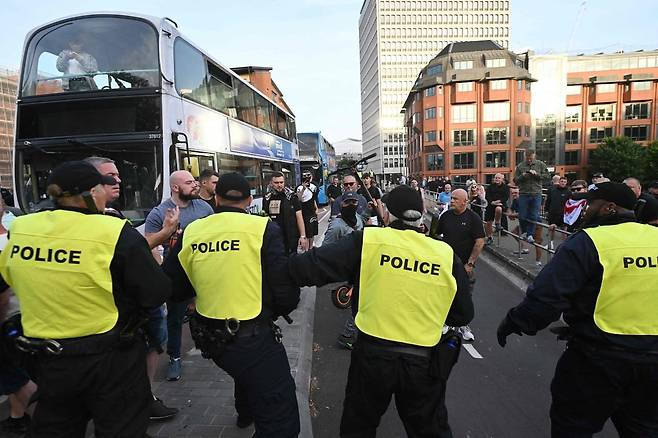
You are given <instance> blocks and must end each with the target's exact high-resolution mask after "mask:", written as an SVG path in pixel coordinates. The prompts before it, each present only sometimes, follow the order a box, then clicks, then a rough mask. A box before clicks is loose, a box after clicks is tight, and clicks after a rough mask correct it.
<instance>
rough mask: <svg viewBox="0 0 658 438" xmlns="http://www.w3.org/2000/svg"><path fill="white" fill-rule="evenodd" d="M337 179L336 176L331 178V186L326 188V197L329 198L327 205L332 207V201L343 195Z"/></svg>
mask: <svg viewBox="0 0 658 438" xmlns="http://www.w3.org/2000/svg"><path fill="white" fill-rule="evenodd" d="M339 182H340V181H339V179H338V177H337V176H335V175H334V176H333V177H332V178H331V184H329V185H328V186H327V197H328V198H329V205H330V206H331V205H333V204H334V201H335V200H336V199H337V198H338V197H339V196H340V195H342V194H343V191H342V190H341V188H340V184H339Z"/></svg>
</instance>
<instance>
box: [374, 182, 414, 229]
mask: <svg viewBox="0 0 658 438" xmlns="http://www.w3.org/2000/svg"><path fill="white" fill-rule="evenodd" d="M382 201H383V202H384V203H385V204H386V208H387V209H388V211H390V212H391V214H392V215H393V216H395V217H397V218H398V219H404V220H408V221H415V220H418V219H420V218H421V216H422V214H423V200H422V199H421V197H420V196H418V192H417V191H416V190H414V189H412V188H411V187H409V186H406V185H401V186H397V187H396V188H394V189H393V190H391V191H390V192H389V193H387V194H386V195H385V196H384V198H383V199H382Z"/></svg>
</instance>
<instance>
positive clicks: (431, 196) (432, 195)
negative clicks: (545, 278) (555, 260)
mask: <svg viewBox="0 0 658 438" xmlns="http://www.w3.org/2000/svg"><path fill="white" fill-rule="evenodd" d="M438 194H439V193H438V192H433V191H430V190H425V200H427V201H430V202H433V203H437V204H438ZM477 206H478V207H483V210H482V215H483V216H484V208H486V204H484V205H481V204H478V205H477ZM433 208H434V210H435V211H436V213H435V214H437V215H439V214H440V212H439V211H438V210H439V209H438V207H437V206H434V207H433ZM448 208H449V207H448V206H447V205H446V207H445V209H448ZM503 214H504V215H505V216H507V217H508V220H509V217H510V216H511V214H510V213H508V212H505V211H503ZM515 216H517V215H516V214H515ZM514 219H515V218H512V220H514ZM482 222H483V223H484V224H486V221H485V220H484V217H482ZM526 222H530V223H533V224H535V225H536V226H540V227H542V228H546V229H547V230H549V235H550V228H551V227H550V225H549V224H547V223H545V222H537V221H531V220H526ZM519 231H520V223H519ZM553 231H554V232H557V233H559V234H564V235H565V236H570V235H571V234H572V233H570V232H568V231H565V230H562V229H560V228H555V229H554V230H553ZM493 235H494V236H495V239H494V242H495V244H496V247H497V248H500V238H501V236H502V235H509V236H512V237H513V238H514V239H516V241H517V243H518V250H517V251H516V253H517V256H518V259H523V257H522V255H523V253H522V251H523V242H526V243H528V244H530V245H531V246H534V247H535V248H539V249H540V250H542V251H545V252H546V258H547V263H548V262H549V261H550V260H551V258H552V257H553V254H555V251H556V250H557V246H559V245H557V246H556V245H555V244H554V240H553V239H552V238H551V239H549V241H548V242H547V243H546V245H539V244H537V243H536V242H532V243H530V242H528V241H527V240H525V239H523V238H522V237H521V235H520V234H515V233H513V232H511V231H508V230H505V229H503V228H502V227H500V228H498V229H497V230H496V231H495V232H494V234H493ZM542 258H543V257H542Z"/></svg>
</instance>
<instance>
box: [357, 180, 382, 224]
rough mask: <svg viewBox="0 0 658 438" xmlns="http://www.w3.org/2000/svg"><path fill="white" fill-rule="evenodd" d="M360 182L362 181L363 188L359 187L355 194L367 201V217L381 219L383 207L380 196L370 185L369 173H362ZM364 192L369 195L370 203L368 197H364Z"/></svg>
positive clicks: (375, 188)
mask: <svg viewBox="0 0 658 438" xmlns="http://www.w3.org/2000/svg"><path fill="white" fill-rule="evenodd" d="M361 181H363V186H364V187H361V188H360V189H359V190H358V191H357V193H358V194H359V195H362V196H363V197H364V198H366V200H367V201H368V210H367V213H368V215H369V216H370V217H373V216H377V215H379V217H380V218H383V217H384V207H383V205H382V200H381V195H380V194H379V190H378V189H377V187H375V186H373V185H372V176H371V175H370V174H369V173H364V174H363V177H362V178H361ZM366 190H367V191H368V193H369V194H370V197H372V202H371V201H370V197H368V196H367V195H366Z"/></svg>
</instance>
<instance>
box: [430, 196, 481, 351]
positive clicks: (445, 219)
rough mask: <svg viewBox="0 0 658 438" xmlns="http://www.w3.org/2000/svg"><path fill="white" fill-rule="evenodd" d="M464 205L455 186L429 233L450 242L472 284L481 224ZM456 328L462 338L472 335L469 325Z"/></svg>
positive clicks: (479, 218) (463, 200)
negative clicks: (432, 230) (442, 211)
mask: <svg viewBox="0 0 658 438" xmlns="http://www.w3.org/2000/svg"><path fill="white" fill-rule="evenodd" d="M467 205H468V194H467V193H466V190H463V189H457V190H454V191H453V192H452V195H451V197H450V209H449V210H448V211H446V212H445V213H443V214H442V215H441V217H440V218H439V225H438V227H437V229H436V232H435V233H434V234H433V235H432V237H434V238H435V239H436V238H439V236H441V235H442V240H443V241H444V242H446V243H447V244H448V245H450V247H451V248H452V250H453V251H454V252H455V254H457V257H459V259H460V260H461V261H462V262H463V263H464V269H466V273H467V274H468V276H469V278H470V279H471V284H472V283H473V282H474V281H475V276H474V271H473V269H474V268H475V262H476V261H477V259H478V257H479V255H480V252H482V248H483V247H484V226H483V225H482V218H481V217H480V216H478V215H477V214H476V213H475V212H473V211H472V210H469V209H468V208H466V207H467ZM458 331H459V333H460V334H461V335H462V337H463V338H464V340H465V341H472V340H474V339H475V336H473V332H472V331H471V329H470V327H468V326H464V327H459V329H458Z"/></svg>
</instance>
